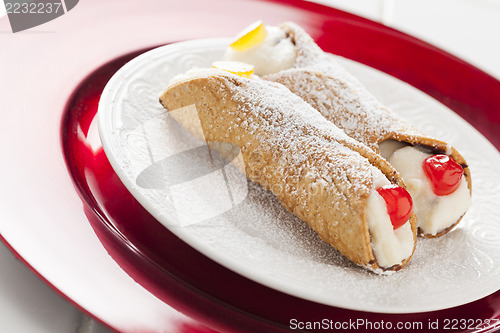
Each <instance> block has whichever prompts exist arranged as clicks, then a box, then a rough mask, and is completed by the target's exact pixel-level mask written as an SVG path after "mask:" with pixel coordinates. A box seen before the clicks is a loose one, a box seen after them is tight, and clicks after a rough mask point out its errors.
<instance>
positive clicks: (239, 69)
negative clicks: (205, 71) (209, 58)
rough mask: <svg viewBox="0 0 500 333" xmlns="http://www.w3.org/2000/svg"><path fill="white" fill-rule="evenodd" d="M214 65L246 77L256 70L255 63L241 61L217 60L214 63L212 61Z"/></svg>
mask: <svg viewBox="0 0 500 333" xmlns="http://www.w3.org/2000/svg"><path fill="white" fill-rule="evenodd" d="M212 67H213V68H218V69H222V70H223V71H226V72H229V73H233V74H236V75H239V76H246V77H248V76H250V75H252V73H253V71H254V67H253V65H250V64H247V63H244V62H240V61H215V62H214V63H212Z"/></svg>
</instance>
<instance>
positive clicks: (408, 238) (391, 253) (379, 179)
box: [366, 167, 414, 268]
mask: <svg viewBox="0 0 500 333" xmlns="http://www.w3.org/2000/svg"><path fill="white" fill-rule="evenodd" d="M371 169H372V174H373V182H374V183H373V187H372V189H371V192H370V196H369V197H368V204H367V211H366V215H367V220H368V227H369V229H370V235H371V238H372V249H373V254H374V255H375V258H376V259H377V263H378V265H379V266H380V267H384V268H389V267H391V266H393V265H399V264H401V263H402V262H403V260H405V259H407V258H408V257H410V256H411V254H412V253H413V247H414V240H413V232H412V230H411V225H410V222H409V221H407V222H406V223H405V224H403V225H402V226H401V227H399V228H397V229H396V230H394V228H393V226H392V223H391V218H390V217H389V214H388V213H387V205H386V203H385V200H384V198H382V196H381V195H380V194H379V193H378V192H377V190H376V189H377V188H379V187H382V186H384V185H390V184H391V182H389V180H388V179H387V177H385V176H384V174H383V173H382V172H381V171H380V170H379V169H377V168H375V167H372V168H371Z"/></svg>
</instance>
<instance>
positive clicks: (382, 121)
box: [224, 23, 471, 238]
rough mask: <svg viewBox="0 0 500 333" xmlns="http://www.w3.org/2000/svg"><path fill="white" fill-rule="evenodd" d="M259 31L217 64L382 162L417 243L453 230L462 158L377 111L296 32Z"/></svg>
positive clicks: (459, 212)
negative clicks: (280, 92)
mask: <svg viewBox="0 0 500 333" xmlns="http://www.w3.org/2000/svg"><path fill="white" fill-rule="evenodd" d="M264 29H266V32H267V35H265V38H262V37H261V39H262V41H261V42H260V43H257V44H255V45H250V46H248V45H247V46H248V47H247V48H241V47H240V48H239V49H238V50H236V49H234V48H232V47H229V48H228V50H227V51H226V54H225V57H224V58H225V59H226V60H239V61H243V62H246V63H249V64H254V65H256V74H260V75H263V78H264V79H266V80H270V81H275V82H279V83H281V84H283V85H285V86H286V87H287V88H289V89H290V90H291V91H292V92H293V93H295V94H296V95H298V96H300V97H301V98H302V99H304V100H305V101H306V102H308V103H309V104H310V105H311V106H313V107H314V108H315V109H316V110H318V111H319V112H320V113H321V114H322V115H323V116H324V117H325V118H326V119H327V120H329V121H331V122H333V123H334V124H335V125H337V126H338V127H339V128H341V129H343V130H344V131H345V133H346V134H347V135H349V136H350V137H352V138H354V139H356V140H358V141H359V142H362V143H364V144H365V145H367V146H368V147H370V148H371V149H373V150H374V151H375V152H377V153H380V154H381V155H382V156H383V157H384V158H386V159H387V160H388V161H389V162H390V163H391V164H392V165H393V166H394V167H395V169H396V170H398V172H399V173H400V174H401V176H402V177H403V179H404V181H405V183H406V185H407V189H408V191H409V192H410V194H411V196H412V198H413V201H414V205H415V206H414V208H415V214H416V215H417V225H418V227H419V234H420V235H422V236H424V237H429V238H431V237H438V236H441V235H443V234H446V233H447V232H449V231H450V230H451V229H452V228H453V227H455V226H456V225H457V224H458V222H459V221H460V220H461V218H462V217H463V215H464V214H465V212H466V211H467V209H468V208H469V206H470V204H471V176H470V170H469V167H468V165H467V163H466V161H465V159H464V158H463V157H462V155H460V154H459V153H458V151H457V150H456V149H455V148H453V147H452V146H451V145H449V144H448V143H446V142H444V141H442V140H439V139H436V138H432V137H430V136H428V135H425V134H424V133H422V132H420V131H419V130H417V129H415V128H414V127H413V126H411V125H410V124H409V123H408V122H406V121H405V120H403V119H402V118H401V117H399V116H398V115H397V114H395V113H393V112H392V111H391V110H389V109H388V108H387V107H385V106H383V105H382V104H381V103H380V102H378V101H377V100H376V99H375V98H374V97H373V96H372V95H371V94H370V93H369V92H368V91H367V90H366V88H364V87H363V86H362V84H361V83H360V82H359V81H358V80H357V79H356V78H354V77H353V76H352V75H350V74H349V73H348V72H347V71H346V70H345V69H344V68H343V67H342V66H341V65H340V64H339V63H338V62H337V60H336V58H335V56H333V55H331V54H329V53H326V52H324V51H322V50H321V49H320V48H319V46H318V45H316V43H315V42H314V41H313V40H312V38H311V37H310V36H309V35H308V34H307V33H306V32H305V31H304V30H303V29H302V28H300V27H298V26H297V25H295V24H293V23H285V24H282V25H281V26H280V27H265V28H264ZM282 51H283V52H282ZM275 54H280V55H279V56H275ZM282 58H286V59H285V60H283V62H282V63H281V64H280V61H282Z"/></svg>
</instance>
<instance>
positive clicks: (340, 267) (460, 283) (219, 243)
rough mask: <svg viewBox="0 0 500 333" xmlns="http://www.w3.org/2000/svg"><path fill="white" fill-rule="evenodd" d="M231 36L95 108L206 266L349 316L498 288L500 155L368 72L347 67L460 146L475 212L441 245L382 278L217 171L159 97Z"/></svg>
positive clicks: (155, 211) (139, 67)
mask: <svg viewBox="0 0 500 333" xmlns="http://www.w3.org/2000/svg"><path fill="white" fill-rule="evenodd" d="M227 43H228V40H227V39H203V40H193V41H188V42H181V43H176V44H171V45H167V46H163V47H160V48H157V49H154V50H152V51H149V52H147V53H145V54H143V55H141V56H139V57H137V58H136V59H134V60H132V61H131V62H129V63H128V64H126V65H125V66H124V67H123V68H121V69H120V70H119V71H118V72H117V73H116V74H115V75H114V76H113V78H112V79H111V80H110V81H109V83H108V85H107V86H106V88H105V90H104V93H103V94H102V97H101V101H100V103H99V126H100V135H101V139H102V141H103V146H104V149H105V152H106V154H107V156H108V158H109V160H110V162H111V164H112V166H113V168H114V169H115V171H116V172H117V174H118V176H119V177H120V179H121V180H122V181H123V183H124V184H125V186H126V187H127V188H128V189H129V190H130V192H131V193H132V194H133V195H134V196H135V197H136V198H137V200H138V201H139V202H140V203H141V204H142V205H143V206H144V207H145V208H146V209H147V210H148V211H149V212H150V213H151V214H152V215H153V216H155V218H157V219H158V221H160V222H161V223H162V224H164V225H165V226H166V227H167V228H169V229H170V230H171V231H172V232H173V233H174V234H176V235H177V236H178V237H180V238H181V239H182V240H184V241H185V242H187V243H188V244H190V245H191V246H193V247H194V248H196V249H197V250H198V251H200V252H202V253H204V254H205V255H206V256H208V257H209V258H211V259H213V260H215V261H217V262H218V263H220V264H222V265H224V266H226V267H227V268H229V269H231V270H233V271H235V272H238V273H239V274H242V275H244V276H246V277H248V278H250V279H252V280H254V281H257V282H259V283H261V284H263V285H266V286H268V287H271V288H274V289H276V290H279V291H281V292H284V293H287V294H291V295H294V296H297V297H301V298H304V299H307V300H311V301H315V302H319V303H323V304H327V305H331V306H337V307H342V308H347V309H353V310H360V311H371V312H380V313H413V312H424V311H432V310H438V309H445V308H449V307H454V306H458V305H462V304H465V303H468V302H471V301H474V300H477V299H480V298H483V297H485V296H487V295H489V294H491V293H493V292H495V291H497V290H498V289H500V212H499V211H498V210H497V208H496V207H497V202H499V201H500V191H499V189H500V170H499V169H498V168H497V167H496V166H498V165H500V154H499V152H498V151H497V150H496V149H495V148H494V147H493V146H492V145H491V144H490V143H489V142H488V141H487V140H486V139H485V138H484V137H483V136H482V135H481V134H480V133H479V132H477V131H476V130H475V129H474V128H472V127H471V126H470V125H469V124H468V123H466V122H465V121H464V120H462V119H461V118H460V117H459V116H457V115H456V114H455V113H454V112H453V111H451V110H449V109H448V108H446V107H444V106H443V105H441V104H440V103H438V102H436V101H435V100H433V99H432V98H430V97H429V96H427V95H425V94H424V93H422V92H420V91H419V90H417V89H415V88H413V87H411V86H409V85H407V84H406V83H404V82H402V81H399V80H397V79H394V78H393V77H390V76H388V75H386V74H384V73H382V72H379V71H377V70H374V69H372V68H369V67H367V66H364V65H361V64H358V63H355V62H352V61H348V60H346V59H340V61H341V62H342V63H343V64H344V65H345V66H346V67H347V68H348V70H350V71H351V72H352V73H353V74H355V75H356V76H357V77H358V78H359V79H360V80H361V81H362V83H364V84H365V85H366V86H367V88H368V89H369V90H371V91H372V92H373V94H374V95H375V96H376V97H378V98H379V99H380V100H381V101H382V102H383V103H384V104H386V105H388V106H389V107H390V108H392V109H393V110H395V111H396V112H399V113H400V114H401V115H402V116H403V117H404V118H406V119H408V120H409V121H411V122H412V123H413V124H414V125H415V126H416V127H418V128H420V129H422V130H424V131H425V132H427V133H429V134H430V135H434V136H436V137H439V138H442V139H444V140H447V141H448V142H450V143H452V144H453V145H454V146H455V147H456V148H457V149H458V150H459V151H460V152H461V153H462V154H463V155H464V157H465V158H466V159H467V161H468V162H469V164H470V168H471V172H472V180H473V205H472V208H471V209H470V211H469V212H468V213H467V214H466V216H465V217H464V219H463V220H462V222H461V223H460V225H459V226H458V227H457V228H456V229H455V230H453V231H452V232H451V233H449V234H448V235H446V236H445V237H441V238H439V239H430V240H427V239H419V242H418V246H417V249H416V252H415V255H414V256H413V259H412V260H411V262H410V264H409V265H408V266H407V267H405V269H403V270H402V271H400V272H398V273H396V274H393V275H391V276H377V275H375V274H371V273H368V272H366V271H365V270H363V269H361V268H358V267H356V266H354V265H353V264H351V263H350V262H349V261H348V260H346V259H345V258H343V257H342V256H341V255H340V254H339V253H338V252H336V251H335V250H333V249H332V248H331V247H330V246H329V245H327V244H325V243H323V242H322V241H321V240H319V238H318V237H317V236H316V234H315V233H314V232H313V231H311V230H310V229H309V228H308V227H307V226H306V225H305V223H303V222H302V221H300V220H299V219H297V218H296V217H295V216H294V215H292V214H290V213H288V212H287V211H286V210H285V209H284V208H282V206H281V205H280V203H279V202H278V201H277V199H276V198H275V197H274V196H273V195H272V194H270V193H269V192H267V191H264V190H263V189H262V188H260V187H259V186H258V185H256V184H254V183H251V182H247V181H246V178H243V179H242V178H241V177H242V176H241V175H239V174H238V173H237V172H236V171H235V170H234V169H233V168H232V166H230V165H226V166H221V165H217V163H214V164H212V166H213V165H215V167H213V168H212V169H210V168H209V167H207V165H209V162H208V163H207V161H210V156H209V155H208V150H207V147H206V146H203V145H202V144H201V143H200V142H198V141H196V140H194V139H192V138H191V137H190V136H189V135H187V134H186V133H185V132H184V131H183V130H182V129H181V128H180V127H179V126H178V125H177V124H176V123H175V122H174V121H173V120H172V119H171V118H170V116H169V115H168V114H167V113H166V112H165V110H164V109H163V107H162V106H161V105H160V104H159V102H158V98H159V96H160V95H161V93H162V91H163V90H164V89H165V88H166V87H167V84H168V82H169V80H170V79H171V78H172V77H173V76H175V75H176V74H179V73H183V72H185V71H186V70H188V69H190V68H192V67H209V66H211V63H212V61H215V60H219V59H220V58H221V56H222V54H223V51H224V49H225V47H226V45H227Z"/></svg>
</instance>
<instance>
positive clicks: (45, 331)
mask: <svg viewBox="0 0 500 333" xmlns="http://www.w3.org/2000/svg"><path fill="white" fill-rule="evenodd" d="M317 2H320V3H323V4H328V5H332V6H334V7H337V8H339V9H343V10H345V11H349V12H352V13H355V14H358V15H360V16H364V17H366V18H369V19H372V20H374V21H377V22H381V23H383V24H386V25H388V26H391V27H393V28H396V29H398V30H401V31H403V32H406V33H408V34H411V35H413V36H416V37H418V38H420V39H422V40H424V41H427V42H430V43H431V44H434V45H436V46H438V47H440V48H442V49H444V50H446V51H448V52H450V53H452V54H454V55H456V56H458V57H460V58H462V59H464V60H465V61H467V62H469V63H471V64H473V65H475V66H476V67H478V68H480V69H482V70H484V71H486V72H488V73H490V74H491V75H493V76H495V77H496V78H499V79H500V0H418V1H417V0H319V1H317ZM76 10H77V8H76ZM4 15H5V7H4V4H3V1H0V18H1V17H2V16H4ZM36 29H37V28H33V29H32V30H36ZM0 267H2V269H1V270H0V295H1V297H0V318H1V321H2V324H1V325H2V328H1V330H2V331H6V332H29V333H32V332H33V333H38V332H39V333H49V332H50V333H59V332H61V333H62V332H64V333H66V332H77V333H90V332H92V333H105V332H108V330H107V329H106V328H104V327H102V326H101V325H100V324H98V323H96V322H94V321H93V320H92V319H90V318H88V317H87V316H86V315H84V314H83V313H81V312H80V311H79V310H77V309H76V308H75V307H74V306H73V305H72V304H70V303H69V302H67V301H66V300H64V299H63V298H62V297H60V296H59V295H58V294H56V293H55V292H54V291H53V290H52V289H51V288H49V287H48V286H47V285H46V284H45V283H44V282H42V281H41V280H40V279H39V278H38V277H37V276H36V275H35V274H34V273H32V272H31V271H30V270H29V269H28V268H26V267H25V266H24V265H23V264H22V263H21V262H19V261H18V260H17V259H15V258H14V256H13V255H12V254H11V253H10V252H9V250H8V249H7V248H6V247H5V246H4V245H3V244H1V245H0Z"/></svg>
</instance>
